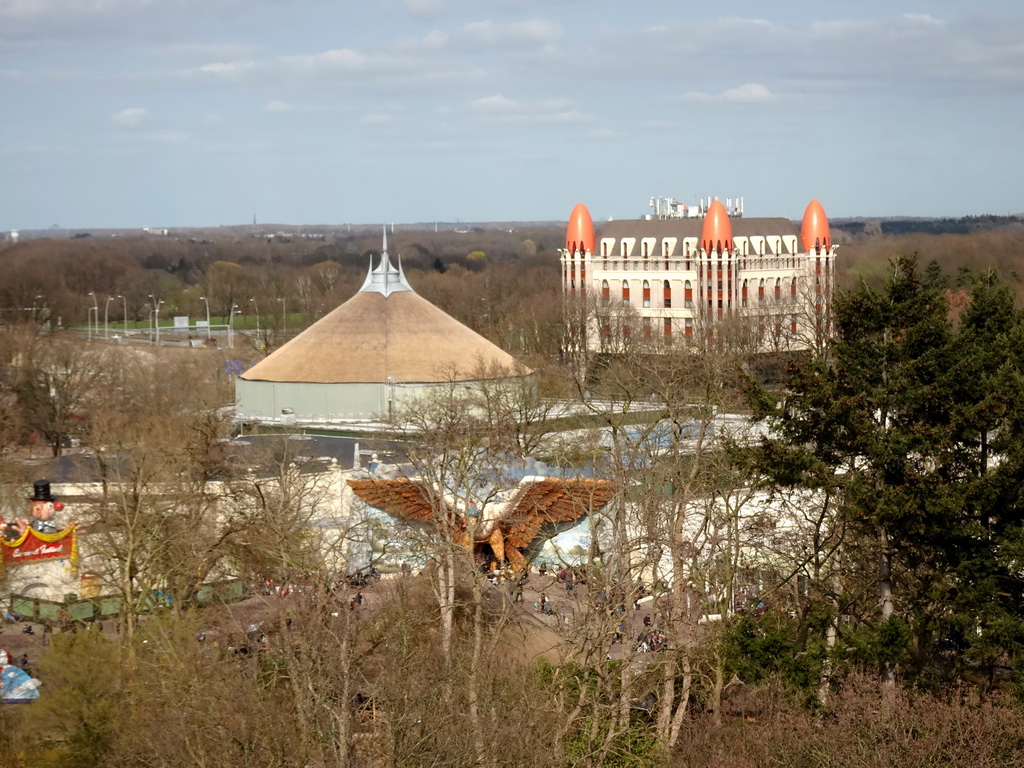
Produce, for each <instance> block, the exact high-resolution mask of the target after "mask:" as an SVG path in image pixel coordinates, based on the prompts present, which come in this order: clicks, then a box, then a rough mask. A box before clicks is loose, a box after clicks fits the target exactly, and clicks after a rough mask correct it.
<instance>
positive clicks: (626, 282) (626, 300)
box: [622, 280, 629, 307]
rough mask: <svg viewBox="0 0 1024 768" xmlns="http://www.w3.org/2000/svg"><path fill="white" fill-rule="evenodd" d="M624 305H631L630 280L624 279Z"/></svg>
mask: <svg viewBox="0 0 1024 768" xmlns="http://www.w3.org/2000/svg"><path fill="white" fill-rule="evenodd" d="M622 306H624V307H628V306H629V280H623V281H622Z"/></svg>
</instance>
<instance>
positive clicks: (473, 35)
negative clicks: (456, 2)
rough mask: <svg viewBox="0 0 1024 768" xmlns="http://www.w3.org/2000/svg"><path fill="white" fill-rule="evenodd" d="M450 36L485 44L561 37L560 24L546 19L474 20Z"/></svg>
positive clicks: (549, 41) (525, 41)
mask: <svg viewBox="0 0 1024 768" xmlns="http://www.w3.org/2000/svg"><path fill="white" fill-rule="evenodd" d="M452 38H453V39H454V40H455V41H464V42H467V43H473V44H475V45H487V46H494V45H501V46H505V45H522V44H523V43H554V42H557V41H558V40H560V39H561V38H562V25H561V24H557V23H556V22H553V21H549V20H547V19H526V20H525V21H517V22H512V23H511V24H499V23H497V22H495V21H490V20H488V21H475V22H471V23H469V24H465V25H463V26H462V27H460V28H459V29H458V30H456V31H455V32H454V33H453V34H452Z"/></svg>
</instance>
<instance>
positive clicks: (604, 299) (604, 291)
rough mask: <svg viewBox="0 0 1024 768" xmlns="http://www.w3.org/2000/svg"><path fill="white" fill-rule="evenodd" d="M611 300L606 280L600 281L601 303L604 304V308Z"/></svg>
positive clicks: (609, 288)
mask: <svg viewBox="0 0 1024 768" xmlns="http://www.w3.org/2000/svg"><path fill="white" fill-rule="evenodd" d="M611 298H612V293H611V287H610V286H609V285H608V281H607V280H602V281H601V303H602V304H604V305H605V306H608V303H609V302H610V301H611Z"/></svg>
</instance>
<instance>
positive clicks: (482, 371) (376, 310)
mask: <svg viewBox="0 0 1024 768" xmlns="http://www.w3.org/2000/svg"><path fill="white" fill-rule="evenodd" d="M528 373H530V371H529V370H528V369H526V368H525V367H524V366H522V365H521V364H520V363H519V362H518V361H517V360H516V359H515V358H513V357H512V356H511V355H509V354H508V353H507V352H505V351H503V350H502V349H500V348H499V347H497V346H495V345H494V344H492V343H491V342H489V341H488V340H487V339H485V338H484V337H483V336H481V335H480V334H478V333H476V332H475V331H472V330H470V329H469V328H467V327H466V326H465V325H463V324H462V323H460V322H459V321H458V320H456V319H455V318H453V317H452V316H450V315H448V314H446V313H445V312H443V311H441V310H440V309H438V308H437V307H435V306H434V305H433V304H431V303H430V302H429V301H427V300H426V299H424V298H423V297H421V296H418V295H417V294H416V293H415V292H414V291H413V290H412V288H411V287H409V284H408V283H407V282H406V281H405V275H404V274H403V273H402V270H401V268H395V267H393V266H391V264H390V262H389V260H388V255H387V243H386V241H385V251H384V254H383V255H382V256H381V261H380V265H379V266H378V267H377V268H376V269H373V270H371V271H370V273H369V275H367V278H366V282H365V283H364V284H363V287H362V289H361V290H360V291H359V293H357V294H356V295H355V296H353V297H352V298H351V299H349V300H348V301H346V302H345V303H344V304H342V305H341V306H340V307H338V308H337V309H335V310H334V311H333V312H331V313H330V314H328V315H327V316H325V317H323V318H322V319H321V320H319V321H318V322H316V323H315V324H313V325H311V326H310V327H309V328H307V329H306V330H305V331H303V332H302V333H300V334H299V335H298V336H296V337H295V338H294V339H292V340H291V341H289V342H288V343H287V344H285V345H284V346H283V347H281V348H280V349H278V350H277V351H275V352H274V353H272V354H271V355H270V356H269V357H267V358H266V359H265V360H263V361H262V362H260V363H258V364H257V365H254V366H253V367H252V368H250V369H249V370H248V371H246V372H245V373H244V374H243V375H242V378H243V379H245V380H246V381H274V382H285V381H287V382H309V383H322V384H350V383H360V382H386V381H388V379H389V378H390V379H391V380H392V381H394V382H395V383H399V384H401V383H434V382H446V381H472V380H476V379H482V378H495V377H505V376H523V375H526V374H528Z"/></svg>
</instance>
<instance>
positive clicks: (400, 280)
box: [359, 227, 412, 297]
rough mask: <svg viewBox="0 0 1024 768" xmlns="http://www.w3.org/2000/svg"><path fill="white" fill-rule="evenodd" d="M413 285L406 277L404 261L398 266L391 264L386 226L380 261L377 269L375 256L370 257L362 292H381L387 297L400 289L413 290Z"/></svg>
mask: <svg viewBox="0 0 1024 768" xmlns="http://www.w3.org/2000/svg"><path fill="white" fill-rule="evenodd" d="M411 290H412V286H411V285H409V283H408V282H407V281H406V279H405V272H403V271H402V262H401V260H399V262H398V266H397V267H393V266H391V259H390V258H389V257H388V228H387V227H384V246H383V248H382V250H381V254H380V263H379V264H378V265H377V267H376V269H374V267H373V257H370V270H369V271H368V272H367V273H366V280H364V281H363V287H362V288H360V289H359V291H360V293H381V294H383V295H384V296H385V297H387V296H390V295H391V294H392V293H397V292H398V291H411Z"/></svg>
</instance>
